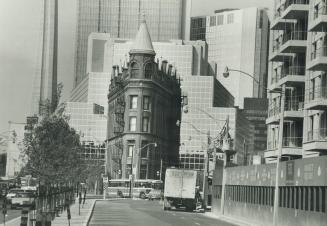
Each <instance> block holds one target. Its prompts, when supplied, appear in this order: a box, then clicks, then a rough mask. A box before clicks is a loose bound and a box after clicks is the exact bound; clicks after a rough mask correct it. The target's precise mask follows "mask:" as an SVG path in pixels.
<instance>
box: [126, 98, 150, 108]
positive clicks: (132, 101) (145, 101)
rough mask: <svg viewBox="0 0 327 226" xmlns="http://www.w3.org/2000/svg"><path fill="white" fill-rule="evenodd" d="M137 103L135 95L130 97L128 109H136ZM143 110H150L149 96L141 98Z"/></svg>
mask: <svg viewBox="0 0 327 226" xmlns="http://www.w3.org/2000/svg"><path fill="white" fill-rule="evenodd" d="M137 103H138V96H137V95H131V96H130V97H129V108H130V109H137V105H138V104H137ZM142 104H143V106H142V109H143V110H150V97H149V96H143V102H142Z"/></svg>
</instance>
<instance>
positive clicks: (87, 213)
mask: <svg viewBox="0 0 327 226" xmlns="http://www.w3.org/2000/svg"><path fill="white" fill-rule="evenodd" d="M95 202H96V200H95V199H87V200H85V204H84V206H83V205H81V215H80V216H79V215H78V202H77V203H75V204H73V205H71V206H70V213H71V219H70V225H71V226H86V225H87V223H88V221H89V218H90V217H91V214H92V210H93V208H94V205H95ZM59 215H60V216H59V217H56V218H55V219H54V220H53V221H52V224H51V225H52V226H65V225H67V226H68V218H67V211H66V210H65V211H63V212H62V213H61V214H59ZM20 222H21V217H17V218H15V219H12V220H10V221H8V222H6V226H18V225H20ZM0 226H3V223H1V224H0Z"/></svg>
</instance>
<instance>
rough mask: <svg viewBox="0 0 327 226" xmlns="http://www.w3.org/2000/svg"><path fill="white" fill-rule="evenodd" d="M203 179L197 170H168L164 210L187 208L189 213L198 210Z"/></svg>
mask: <svg viewBox="0 0 327 226" xmlns="http://www.w3.org/2000/svg"><path fill="white" fill-rule="evenodd" d="M201 182H202V181H201V179H200V177H199V172H198V171H196V170H188V169H176V168H168V169H167V170H166V176H165V189H164V202H163V209H164V210H169V209H171V208H172V207H175V208H181V207H185V208H186V210H187V211H193V210H195V209H196V207H197V204H199V203H201V201H202V200H201V195H200V189H201Z"/></svg>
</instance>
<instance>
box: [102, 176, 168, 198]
mask: <svg viewBox="0 0 327 226" xmlns="http://www.w3.org/2000/svg"><path fill="white" fill-rule="evenodd" d="M162 190H163V182H162V181H161V180H153V179H139V180H134V181H133V184H132V186H131V180H129V179H112V180H109V183H108V189H107V194H108V196H109V197H130V196H131V195H132V196H133V197H138V198H141V199H145V198H148V195H149V193H150V192H151V193H152V194H157V193H161V191H162Z"/></svg>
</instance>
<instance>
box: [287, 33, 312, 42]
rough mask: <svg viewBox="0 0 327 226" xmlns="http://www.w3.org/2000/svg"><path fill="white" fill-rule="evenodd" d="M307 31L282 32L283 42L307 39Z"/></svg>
mask: <svg viewBox="0 0 327 226" xmlns="http://www.w3.org/2000/svg"><path fill="white" fill-rule="evenodd" d="M307 36H308V32H307V31H290V32H286V33H284V34H283V44H285V43H286V42H287V41H290V40H301V41H303V40H307Z"/></svg>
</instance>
